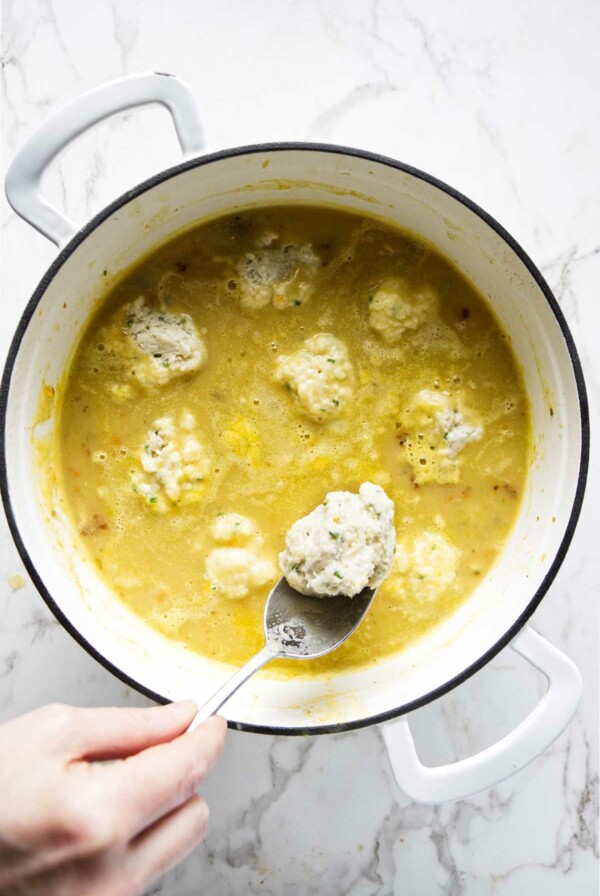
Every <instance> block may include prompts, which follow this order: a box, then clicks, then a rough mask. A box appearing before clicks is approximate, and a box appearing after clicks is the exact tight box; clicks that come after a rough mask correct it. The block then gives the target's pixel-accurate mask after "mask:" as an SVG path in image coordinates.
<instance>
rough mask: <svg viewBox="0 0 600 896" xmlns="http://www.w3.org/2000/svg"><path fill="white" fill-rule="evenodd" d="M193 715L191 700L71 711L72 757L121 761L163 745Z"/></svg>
mask: <svg viewBox="0 0 600 896" xmlns="http://www.w3.org/2000/svg"><path fill="white" fill-rule="evenodd" d="M195 712H196V704H195V703H194V702H193V701H192V700H186V701H184V702H182V703H169V704H168V705H167V706H153V707H150V708H149V709H130V708H121V709H117V708H113V707H107V708H101V709H79V708H77V709H75V708H73V709H71V713H72V719H73V729H74V730H73V733H72V742H71V744H70V745H69V747H70V752H72V753H73V754H75V757H74V758H77V759H87V760H103V759H123V758H125V757H126V756H133V755H134V754H135V753H139V752H140V751H141V750H145V749H146V748H147V747H152V746H154V745H155V744H161V743H165V742H167V741H171V740H173V738H175V737H178V736H179V735H180V734H183V732H184V731H185V730H186V728H187V727H188V725H189V724H190V722H191V720H192V719H193V717H194V713H195Z"/></svg>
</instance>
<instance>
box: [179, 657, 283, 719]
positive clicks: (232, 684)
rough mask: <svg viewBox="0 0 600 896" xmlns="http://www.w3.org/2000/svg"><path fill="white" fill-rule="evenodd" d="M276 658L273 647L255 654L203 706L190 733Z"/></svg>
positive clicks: (195, 717)
mask: <svg viewBox="0 0 600 896" xmlns="http://www.w3.org/2000/svg"><path fill="white" fill-rule="evenodd" d="M276 656H278V654H277V653H276V652H274V651H273V648H272V647H267V646H265V647H263V649H262V650H260V651H259V652H258V653H257V654H255V655H254V656H253V657H252V659H250V660H248V662H247V663H245V664H244V665H243V666H242V668H241V669H238V671H237V672H236V673H235V675H232V676H231V678H228V679H227V681H226V682H225V684H223V685H221V687H220V688H219V689H218V690H217V691H215V693H214V694H213V695H212V697H209V698H208V700H207V701H206V703H203V704H202V706H201V707H200V709H199V710H198V712H197V713H196V715H195V716H194V718H193V719H192V722H191V724H190V727H189V728H188V731H192V729H193V728H197V727H198V725H201V724H202V722H205V721H206V720H207V719H208V718H210V716H213V715H214V714H215V713H216V712H217V711H218V710H219V709H220V708H221V707H222V706H223V704H224V703H226V702H227V700H229V698H230V697H232V696H233V694H235V692H236V691H237V690H238V688H240V687H241V686H242V685H243V684H244V682H245V681H247V680H248V679H249V678H250V676H251V675H254V673H255V672H258V670H259V669H262V667H263V666H264V665H265V664H266V663H268V662H269V661H270V660H274V659H275V657H276Z"/></svg>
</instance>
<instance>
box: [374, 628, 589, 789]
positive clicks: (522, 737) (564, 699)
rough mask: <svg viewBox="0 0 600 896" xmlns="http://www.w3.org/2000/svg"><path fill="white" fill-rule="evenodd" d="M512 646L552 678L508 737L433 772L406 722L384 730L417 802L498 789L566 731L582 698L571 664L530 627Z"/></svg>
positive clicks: (399, 777) (399, 773)
mask: <svg viewBox="0 0 600 896" xmlns="http://www.w3.org/2000/svg"><path fill="white" fill-rule="evenodd" d="M511 647H512V648H513V649H514V650H516V651H517V653H520V654H521V656H523V657H525V659H526V660H528V661H529V662H530V663H531V664H532V665H533V666H536V667H537V668H538V669H539V670H540V671H541V672H543V673H544V675H545V676H546V678H547V679H548V690H547V691H546V693H545V694H544V696H543V697H542V699H541V700H540V702H539V703H538V704H537V706H536V707H535V709H533V710H532V712H531V713H530V714H529V715H528V716H527V717H526V718H525V719H524V720H523V721H522V722H521V723H520V724H519V725H518V726H517V727H516V728H515V729H514V731H511V732H510V734H507V735H506V737H503V738H502V740H499V741H498V743H496V744H494V745H493V746H491V747H488V748H487V749H486V750H483V751H482V752H481V753H476V754H475V756H469V758H468V759H462V760H460V761H459V762H455V763H452V764H450V765H441V766H436V767H434V768H431V767H426V766H424V765H422V764H421V762H420V761H419V757H418V756H417V752H416V749H415V744H414V741H413V738H412V735H411V733H410V727H409V724H408V718H407V717H406V716H403V717H402V718H400V719H398V720H397V721H395V722H391V723H388V724H386V725H384V726H382V729H381V731H382V734H383V740H384V742H385V745H386V747H387V750H388V754H389V757H390V762H391V765H392V771H393V773H394V777H395V778H396V781H397V783H398V786H399V787H401V788H402V790H404V792H405V793H406V794H407V795H408V796H409V797H411V799H413V800H415V801H416V802H419V803H443V802H446V801H453V800H463V799H466V798H467V797H469V796H471V795H472V794H474V793H478V792H479V791H482V790H488V789H489V788H490V787H495V786H496V785H497V784H499V783H500V782H501V781H504V780H505V779H506V778H509V777H510V776H511V775H513V774H515V772H518V771H520V770H521V769H523V768H525V766H526V765H528V764H529V763H530V762H532V761H533V760H534V759H535V758H536V757H537V756H539V755H540V753H542V752H543V751H544V750H545V749H546V748H547V747H549V746H550V744H551V743H552V742H553V741H554V740H556V738H557V737H558V735H559V734H561V732H562V731H564V729H565V728H566V727H567V725H568V724H569V722H570V721H571V718H572V717H573V715H574V713H575V710H576V709H577V705H578V703H579V699H580V697H581V690H582V681H581V675H580V673H579V670H578V669H577V667H576V666H575V664H574V663H573V661H572V660H570V659H569V657H568V656H565V654H564V653H561V651H560V650H557V648H556V647H554V646H553V645H552V644H550V642H549V641H546V639H545V638H542V636H541V635H538V633H537V632H535V631H534V630H533V629H532V628H530V627H529V626H527V627H526V628H524V629H523V630H522V631H521V632H520V633H519V634H518V635H517V636H516V638H514V640H513V641H512V644H511Z"/></svg>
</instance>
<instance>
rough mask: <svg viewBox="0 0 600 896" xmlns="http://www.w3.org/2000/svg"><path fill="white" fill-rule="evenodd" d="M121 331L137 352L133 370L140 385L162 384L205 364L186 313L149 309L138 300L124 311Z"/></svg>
mask: <svg viewBox="0 0 600 896" xmlns="http://www.w3.org/2000/svg"><path fill="white" fill-rule="evenodd" d="M124 332H125V334H126V335H127V336H128V337H129V339H130V340H131V342H132V343H133V344H134V346H135V348H136V349H137V350H138V352H139V353H141V357H138V358H136V359H135V363H134V368H133V369H134V372H135V376H136V378H137V379H138V381H139V382H140V383H141V384H142V385H143V386H156V385H159V386H160V385H164V384H165V383H168V382H169V381H170V380H172V379H175V378H176V377H178V376H183V375H184V374H186V373H192V372H193V371H195V370H198V369H199V368H200V367H202V365H203V364H204V363H205V362H206V359H207V351H206V346H205V344H204V342H203V340H202V339H201V338H200V336H199V335H198V331H197V330H196V327H195V325H194V322H193V320H192V318H191V317H190V316H189V314H183V313H173V312H167V311H161V310H160V309H155V308H149V307H148V306H147V305H146V304H145V302H144V299H143V298H142V297H140V298H139V299H136V300H135V302H132V303H131V304H130V305H128V306H127V307H126V308H125V326H124Z"/></svg>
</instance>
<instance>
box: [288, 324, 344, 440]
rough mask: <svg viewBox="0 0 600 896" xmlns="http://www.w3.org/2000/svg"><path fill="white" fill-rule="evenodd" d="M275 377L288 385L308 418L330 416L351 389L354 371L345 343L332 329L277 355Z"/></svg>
mask: <svg viewBox="0 0 600 896" xmlns="http://www.w3.org/2000/svg"><path fill="white" fill-rule="evenodd" d="M275 381H276V382H278V383H281V384H282V385H285V386H289V388H290V389H291V390H292V392H293V393H294V394H295V396H296V400H297V402H298V404H299V406H300V408H301V409H302V411H303V412H304V413H305V414H306V416H307V417H310V419H311V420H314V421H315V422H317V423H324V422H327V421H328V420H333V419H334V418H335V417H337V416H339V414H341V412H342V411H343V409H344V407H345V405H346V404H347V402H348V401H349V400H350V398H351V397H352V392H353V381H354V371H353V368H352V363H351V361H350V358H349V357H348V350H347V348H346V345H345V343H343V342H342V340H341V339H337V338H336V337H335V336H332V335H331V333H319V334H317V335H316V336H311V338H310V339H307V340H306V341H305V343H304V348H301V349H299V350H298V351H297V352H294V354H293V355H283V356H282V357H281V358H280V359H279V361H278V363H277V369H276V371H275Z"/></svg>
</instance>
